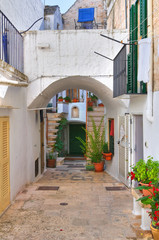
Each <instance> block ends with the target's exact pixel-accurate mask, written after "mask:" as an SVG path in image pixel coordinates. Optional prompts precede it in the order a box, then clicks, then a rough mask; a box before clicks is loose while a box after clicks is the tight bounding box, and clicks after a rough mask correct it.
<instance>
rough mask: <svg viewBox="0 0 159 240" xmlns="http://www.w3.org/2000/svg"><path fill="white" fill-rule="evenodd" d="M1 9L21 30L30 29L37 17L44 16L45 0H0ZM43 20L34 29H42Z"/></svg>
mask: <svg viewBox="0 0 159 240" xmlns="http://www.w3.org/2000/svg"><path fill="white" fill-rule="evenodd" d="M0 10H1V11H2V12H3V13H4V14H5V15H6V17H7V18H8V19H9V20H10V21H11V23H12V24H13V25H14V26H15V27H16V28H17V29H18V30H19V31H21V30H22V31H23V30H26V29H28V28H29V27H30V26H31V25H32V24H33V23H34V22H35V21H36V20H37V19H39V18H41V17H43V16H44V1H43V0H33V1H32V0H16V1H13V0H0ZM41 24H42V20H41V21H39V22H37V23H36V24H35V25H34V26H33V28H32V30H36V29H40V26H41Z"/></svg>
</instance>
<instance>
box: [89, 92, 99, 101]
mask: <svg viewBox="0 0 159 240" xmlns="http://www.w3.org/2000/svg"><path fill="white" fill-rule="evenodd" d="M90 97H91V100H92V101H95V100H98V97H97V96H96V95H95V94H94V93H93V94H92V95H91V96H90Z"/></svg>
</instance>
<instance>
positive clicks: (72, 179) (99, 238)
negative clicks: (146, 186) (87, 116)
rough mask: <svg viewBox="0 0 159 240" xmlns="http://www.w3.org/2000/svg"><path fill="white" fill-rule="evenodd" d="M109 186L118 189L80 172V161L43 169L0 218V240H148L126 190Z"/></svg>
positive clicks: (108, 179)
mask: <svg viewBox="0 0 159 240" xmlns="http://www.w3.org/2000/svg"><path fill="white" fill-rule="evenodd" d="M40 186H46V187H47V190H38V188H39V187H40ZM48 186H50V187H51V186H54V187H59V189H58V190H57V189H56V188H55V190H49V189H48ZM108 186H109V187H110V186H111V187H115V186H123V185H122V184H121V183H119V182H117V181H116V180H115V179H114V178H112V177H111V176H110V175H108V174H107V173H105V172H104V173H94V172H87V171H85V168H84V164H83V162H79V161H76V163H74V162H69V161H67V162H65V164H64V165H62V166H59V167H57V168H56V169H48V170H47V171H46V172H45V174H44V176H43V177H42V178H41V179H40V180H39V181H37V182H36V183H33V184H31V185H29V186H27V187H26V188H25V189H24V190H23V191H22V192H20V193H19V194H18V195H17V197H16V199H15V201H14V203H13V204H12V205H11V206H10V207H9V209H8V210H7V211H6V212H5V214H4V215H3V216H2V217H1V218H0V240H126V239H129V240H131V239H132V240H136V239H147V240H151V239H152V237H151V233H150V232H149V231H147V232H145V231H142V230H141V229H140V222H141V219H140V218H139V217H135V216H133V215H132V196H131V193H130V190H128V189H126V190H122V191H108V190H106V188H105V187H108Z"/></svg>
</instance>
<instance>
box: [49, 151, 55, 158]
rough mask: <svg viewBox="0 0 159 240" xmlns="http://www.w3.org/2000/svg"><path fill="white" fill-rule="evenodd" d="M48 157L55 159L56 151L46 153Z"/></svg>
mask: <svg viewBox="0 0 159 240" xmlns="http://www.w3.org/2000/svg"><path fill="white" fill-rule="evenodd" d="M48 159H57V153H56V152H50V153H48Z"/></svg>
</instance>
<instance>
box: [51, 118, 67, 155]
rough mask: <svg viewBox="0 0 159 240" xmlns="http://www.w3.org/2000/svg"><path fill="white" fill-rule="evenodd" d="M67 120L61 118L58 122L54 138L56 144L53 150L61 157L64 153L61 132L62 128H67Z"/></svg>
mask: <svg viewBox="0 0 159 240" xmlns="http://www.w3.org/2000/svg"><path fill="white" fill-rule="evenodd" d="M67 123H68V121H67V119H66V118H64V117H63V118H61V120H60V121H59V126H58V132H57V137H56V143H55V145H54V146H55V150H56V151H57V152H58V155H59V156H63V155H64V153H65V151H64V139H63V132H64V128H65V127H66V126H67Z"/></svg>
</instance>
